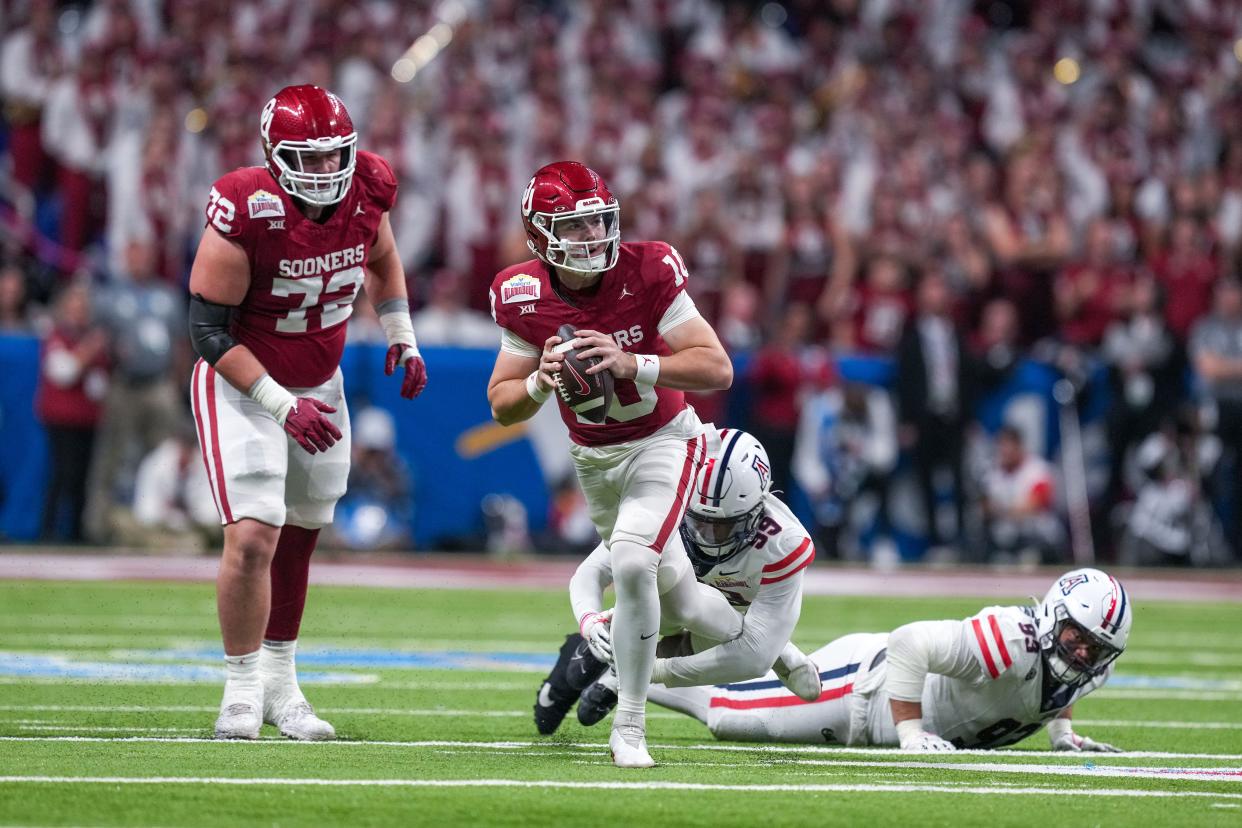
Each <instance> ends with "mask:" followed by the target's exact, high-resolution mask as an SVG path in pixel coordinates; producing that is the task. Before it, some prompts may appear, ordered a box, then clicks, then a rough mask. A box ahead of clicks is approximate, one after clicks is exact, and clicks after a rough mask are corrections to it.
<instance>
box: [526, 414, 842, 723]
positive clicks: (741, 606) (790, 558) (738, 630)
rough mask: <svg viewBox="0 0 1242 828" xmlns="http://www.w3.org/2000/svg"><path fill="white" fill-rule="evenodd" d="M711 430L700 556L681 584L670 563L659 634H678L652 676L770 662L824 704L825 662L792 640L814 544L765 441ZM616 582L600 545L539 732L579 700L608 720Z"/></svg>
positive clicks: (693, 508)
mask: <svg viewBox="0 0 1242 828" xmlns="http://www.w3.org/2000/svg"><path fill="white" fill-rule="evenodd" d="M709 436H711V437H713V438H715V439H714V440H713V441H712V442H713V443H714V445H712V447H711V448H710V449H709V452H708V460H707V462H706V463H705V464H704V465H703V469H702V471H701V472H700V473H699V476H698V478H696V480H695V484H694V490H693V492H692V494H691V495H690V504H689V506H688V507H687V509H686V515H685V518H683V520H682V524H681V527H680V529H681V537H682V542H683V543H684V545H685V548H686V552H687V553H688V554H689V556H690V558H689V560H688V561H686V562H685V566H684V568H683V570H682V571H681V573H680V576H679V577H678V578H677V579H676V580H673V578H672V575H673V574H674V573H672V572H671V571H670V572H668V573H667V574H666V573H665V571H664V570H661V572H660V577H659V578H657V586H658V588H659V591H660V610H661V628H662V629H661V632H665V633H668V634H671V637H670V638H666V639H664V640H662V641H661V643H660V646H659V647H658V650H657V653H658V655H661V656H664V657H662V658H657V659H656V662H655V668H654V669H653V670H652V673H651V680H652V682H653V683H657V684H664V685H667V686H669V687H693V686H696V685H705V684H727V683H730V682H739V681H745V680H747V679H753V678H756V677H757V676H761V675H763V674H764V673H766V672H767V671H768V670H769V669H772V670H775V671H776V673H777V676H778V677H779V678H780V681H781V682H782V683H783V684H784V686H786V687H788V688H789V689H790V690H791V691H793V692H794V693H795V694H796V695H797V696H799V697H800V698H802V699H805V700H807V701H814V700H816V699H817V698H819V694H820V679H819V670H818V668H817V667H816V665H815V663H814V662H812V661H811V660H810V659H809V658H807V656H805V655H804V654H803V653H802V652H801V651H800V650H799V649H798V648H797V647H795V646H794V645H793V644H791V643H790V642H789V637H790V635H792V634H793V630H794V627H795V626H797V623H798V618H799V616H800V615H801V613H802V579H803V575H804V573H805V571H806V568H807V567H808V566H809V565H810V563H811V561H813V560H815V547H814V546H813V545H812V544H811V539H810V537H809V536H808V534H807V531H806V529H804V528H803V526H802V524H801V523H800V522H799V521H798V519H797V518H796V517H794V515H793V513H792V512H791V511H789V507H787V506H786V505H785V504H784V503H782V502H781V501H780V500H779V499H778V498H777V497H776V495H774V494H772V492H771V491H770V489H771V485H772V474H771V465H770V463H769V461H768V453H767V451H766V450H765V449H764V447H763V446H762V445H761V444H760V443H759V441H758V440H756V439H755V438H754V437H752V436H751V435H750V434H747V433H746V432H744V431H738V430H737V429H732V428H726V429H722V430H721V431H720V433H719V435H709ZM691 564H693V571H692V570H691ZM696 579H697V580H696ZM610 583H612V564H611V561H610V560H609V554H608V549H607V547H605V546H604V545H603V544H600V545H599V546H598V547H596V549H595V551H593V552H592V553H591V554H590V555H588V556H587V559H586V560H585V561H583V562H582V563H581V564H580V565H579V566H578V570H577V571H576V572H575V573H574V577H573V578H572V579H570V582H569V602H570V604H571V605H572V606H573V609H574V618H575V620H576V621H577V622H578V629H579V632H578V633H576V634H572V635H570V636H568V638H567V644H572V646H566V647H562V648H561V656H560V658H558V659H557V663H556V665H555V666H554V667H553V668H552V672H551V673H550V674H549V675H548V677H547V679H545V681H544V684H546V685H547V686H548V687H547V689H546V690H545V689H544V688H543V687H540V691H539V696H538V698H537V699H536V703H535V725H536V727H538V729H539V732H540V733H545V734H546V733H550V732H552V731H553V730H555V729H556V728H557V727H558V726H559V724H560V721H561V720H562V719H563V718H564V716H565V714H567V713H568V712H569V709H570V707H572V706H573V704H574V703H575V702H577V703H578V721H580V722H581V723H582V724H585V725H591V724H594V723H595V722H597V721H599V720H600V719H602V718H603V717H604V716H605V715H606V714H607V713H608V712H609V711H610V710H611V709H612V706H613V705H614V704H615V703H616V700H617V696H616V690H615V687H616V677H615V675H613V674H612V673H608V674H606V675H604V674H603V671H604V666H605V665H604V662H610V661H612V645H611V641H610V630H609V620H608V619H609V618H610V617H611V615H612V612H611V610H604V589H605V587H607V586H608V584H610ZM743 619H744V620H743ZM683 629H684V630H685V631H686V633H689V635H686V634H685V633H683V632H682V631H683ZM600 676H602V677H601V678H600V680H599V681H597V682H595V684H594V685H591V686H587V684H588V683H589V682H590V681H593V680H594V679H595V678H596V677H600ZM579 694H581V699H582V700H581V701H578V697H579Z"/></svg>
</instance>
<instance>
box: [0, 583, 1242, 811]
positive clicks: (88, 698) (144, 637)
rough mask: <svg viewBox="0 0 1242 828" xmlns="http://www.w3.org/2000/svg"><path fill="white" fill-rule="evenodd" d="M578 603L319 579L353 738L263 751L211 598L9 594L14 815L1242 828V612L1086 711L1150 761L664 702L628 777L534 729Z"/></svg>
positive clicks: (334, 717) (579, 738)
mask: <svg viewBox="0 0 1242 828" xmlns="http://www.w3.org/2000/svg"><path fill="white" fill-rule="evenodd" d="M1019 600H1021V598H1020V596H1014V602H1018V601H1019ZM567 603H568V602H567V600H566V598H565V595H564V591H563V590H547V591H538V592H469V591H431V590H428V591H400V590H370V589H356V588H326V587H315V588H312V591H311V599H310V605H309V607H308V610H307V615H306V620H305V623H304V625H303V638H302V641H301V645H300V646H301V653H300V658H299V661H300V669H301V671H302V672H303V673H305V674H308V676H309V675H310V674H321V675H320V676H319V677H320V678H322V679H326V681H323V682H317V683H310V682H307V683H305V684H304V686H303V689H304V690H305V691H306V694H307V696H308V697H309V698H310V700H311V701H312V702H313V703H314V704H315V705H316V707H317V708H318V710H319V712H320V713H321V714H322V715H323V716H324V717H325V718H327V719H329V720H330V721H332V722H333V723H334V724H335V725H336V727H337V731H338V733H339V734H340V736H341V739H340V740H339V741H338V742H335V743H327V744H297V743H292V742H288V741H286V740H282V739H280V738H279V737H278V736H277V734H276V733H275V732H274V730H272V729H271V728H265V732H264V737H265V738H264V741H261V742H259V743H213V742H211V741H209V737H210V735H211V725H212V723H213V721H214V718H215V711H216V707H217V705H218V703H219V689H220V681H221V680H220V679H219V678H218V677H217V672H218V663H219V662H218V659H217V657H216V655H215V653H216V651H217V649H218V646H219V645H218V637H217V629H216V621H215V602H214V592H213V589H212V587H211V586H210V585H185V584H163V583H142V584H127V583H73V584H69V583H42V582H40V583H33V582H7V583H0V824H3V825H240V824H271V825H282V826H287V825H331V824H351V825H370V824H417V825H442V824H471V825H480V824H487V825H492V824H530V825H546V824H564V825H581V826H591V825H599V824H610V823H616V824H622V825H645V824H654V823H655V822H656V821H657V820H658V821H659V822H660V823H662V824H668V825H712V826H724V825H757V824H762V825H764V826H775V825H808V824H816V825H822V824H830V825H865V824H867V823H868V822H870V821H876V822H881V821H882V822H885V823H889V824H894V825H985V824H986V825H989V826H993V825H1031V824H1033V822H1034V820H1036V819H1043V818H1052V819H1055V820H1057V821H1058V822H1060V823H1061V824H1072V825H1075V826H1080V825H1082V826H1089V825H1134V824H1139V823H1140V822H1141V823H1142V824H1143V825H1145V826H1157V825H1195V826H1203V825H1235V826H1236V825H1239V824H1242V773H1239V769H1242V635H1239V621H1242V612H1240V608H1239V606H1238V605H1226V604H1194V605H1192V604H1174V603H1156V602H1141V601H1140V602H1136V606H1135V622H1134V633H1133V635H1132V637H1131V643H1130V649H1129V651H1128V652H1127V653H1126V655H1125V656H1123V657H1122V659H1121V661H1120V662H1119V670H1118V674H1117V680H1116V682H1115V683H1114V685H1113V686H1110V687H1108V688H1105V689H1104V690H1103V691H1101V692H1099V693H1097V694H1095V695H1093V696H1091V697H1090V698H1088V699H1087V700H1086V701H1085V702H1082V703H1081V704H1080V705H1078V707H1077V708H1076V710H1075V718H1076V721H1077V722H1078V724H1077V728H1076V729H1077V730H1079V731H1080V732H1083V733H1086V734H1088V735H1091V736H1093V737H1095V738H1097V739H1101V740H1105V741H1109V742H1112V743H1114V744H1117V745H1119V746H1122V747H1125V748H1127V749H1129V750H1132V751H1135V752H1137V754H1135V753H1131V754H1121V755H1100V754H1097V755H1065V754H1057V755H1053V754H1050V753H1047V749H1048V742H1047V737H1046V736H1045V735H1044V734H1043V733H1039V734H1036V735H1035V736H1033V737H1031V738H1030V739H1028V740H1027V741H1026V742H1023V743H1022V744H1021V745H1019V746H1018V750H1013V751H1005V752H1003V753H993V754H983V753H980V752H965V753H962V754H959V755H943V756H937V757H935V758H924V757H920V756H915V755H909V754H907V755H902V754H900V753H898V752H896V751H885V750H871V751H861V750H845V749H837V748H830V747H823V746H813V747H812V746H784V747H781V748H775V747H770V746H754V745H749V746H748V745H730V744H725V743H718V742H714V741H713V740H712V738H711V736H710V734H709V733H708V732H707V730H706V728H705V727H703V726H702V725H700V724H699V723H697V722H695V721H693V720H691V719H688V718H685V717H681V716H678V715H676V714H673V713H669V712H666V711H663V710H661V709H659V708H655V707H652V708H651V710H650V713H649V715H650V717H651V718H650V719H649V725H648V733H649V741H650V743H651V748H652V754H653V755H654V756H655V757H656V759H657V761H658V762H659V763H660V765H659V766H658V767H657V768H655V769H654V770H651V771H621V770H617V769H615V768H613V767H612V766H611V764H610V762H609V760H608V754H607V748H606V740H607V735H608V734H607V731H606V730H605V729H604V728H605V727H606V725H600V726H598V727H596V728H593V729H586V728H582V727H580V726H578V724H577V721H576V719H574V717H573V715H572V714H571V715H570V718H569V719H568V720H567V721H566V724H565V725H564V726H563V727H562V730H561V732H560V733H558V734H557V736H556V737H554V738H547V739H545V738H540V737H538V736H536V735H535V731H534V727H533V724H532V722H531V717H530V709H531V703H532V702H533V699H534V695H535V691H536V689H537V687H538V684H539V681H540V679H541V677H542V675H543V674H544V673H545V672H546V669H547V668H546V665H547V664H550V660H551V656H552V654H553V653H554V652H555V649H556V647H557V646H558V645H559V643H560V641H561V638H562V637H563V635H564V633H565V632H566V631H567V627H568V626H569V625H570V624H571V623H572V621H571V619H570V615H569V611H568V609H567ZM988 603H994V602H991V601H984V600H981V599H969V598H963V599H920V600H897V599H876V598H849V599H839V598H808V599H807V601H806V606H805V609H804V612H803V616H802V622H801V624H800V626H799V628H798V632H797V635H796V639H795V640H796V641H797V643H798V644H799V645H801V646H802V647H803V648H804V649H807V650H808V651H809V650H811V649H814V648H816V647H818V646H820V645H822V644H823V643H825V642H827V641H828V640H830V639H831V638H834V637H836V636H838V635H842V634H844V633H847V632H856V631H882V630H887V629H891V628H893V627H895V626H897V625H899V624H902V623H904V622H907V621H912V620H916V619H927V618H951V617H965V616H967V615H969V614H971V613H973V612H975V611H977V610H978V609H979V608H980V607H981V606H983V605H985V604H988ZM1143 769H1147V772H1146V773H1144V772H1143ZM1195 769H1199V771H1200V774H1203V773H1205V772H1206V773H1207V774H1208V775H1207V776H1206V777H1205V776H1189V777H1188V776H1187V774H1189V773H1192V772H1193V771H1194V770H1195ZM1153 770H1155V771H1157V772H1156V773H1152V771H1153Z"/></svg>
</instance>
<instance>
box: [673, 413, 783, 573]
mask: <svg viewBox="0 0 1242 828" xmlns="http://www.w3.org/2000/svg"><path fill="white" fill-rule="evenodd" d="M771 486H772V464H771V463H770V462H768V453H767V451H765V450H764V448H763V445H762V444H761V443H760V442H759V441H758V440H756V439H755V438H754V437H752V436H751V435H749V434H747V433H746V432H745V431H738V430H737V429H733V428H726V429H722V430H721V432H720V451H719V452H717V454H716V455H715V456H713V457H709V458H708V459H707V462H706V463H704V464H703V467H702V468H701V469H699V473H698V476H697V477H696V478H695V481H694V490H693V491H692V492H691V493H690V503H689V505H688V506H687V507H686V516H685V518H683V519H682V522H681V537H682V540H683V541H685V545H686V552H687V553H688V554H689V555H690V558H691V559H692V560H693V561H694V562H695V563H696V564H699V565H700V566H709V567H711V566H716V565H717V564H720V563H721V562H723V561H727V560H729V559H730V558H732V557H733V556H734V555H737V554H738V553H739V552H741V551H742V550H743V549H745V548H746V547H747V546H748V545H749V544H750V543H751V541H753V540H754V538H755V533H756V532H758V530H759V521H760V520H761V519H762V518H763V504H764V499H765V498H766V497H767V494H768V489H769V488H771Z"/></svg>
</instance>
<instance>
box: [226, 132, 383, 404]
mask: <svg viewBox="0 0 1242 828" xmlns="http://www.w3.org/2000/svg"><path fill="white" fill-rule="evenodd" d="M396 200H397V179H396V177H395V176H393V173H392V168H390V167H389V166H388V162H387V161H385V160H384V159H383V158H380V157H379V156H378V155H374V154H372V153H369V152H359V153H358V163H357V167H356V169H355V171H354V178H353V182H352V183H351V184H350V187H349V192H348V193H346V195H345V198H344V199H343V200H342V201H341V202H340V203H339V204H337V205H336V209H335V211H334V212H333V213H332V216H331V217H330V218H329V219H328V220H327V221H325V222H324V223H322V224H320V223H318V222H314V221H311V220H310V219H308V218H306V216H304V215H303V214H302V211H301V210H299V209H298V207H297V205H296V203H295V202H294V200H293V198H292V197H291V196H290V195H289V194H288V193H286V192H285V191H284V190H282V189H281V188H280V185H278V184H277V183H276V181H275V179H273V178H272V174H271V173H270V172H268V170H267V168H266V167H244V168H242V169H239V170H234V171H233V172H231V173H229V174H227V175H225V176H224V177H222V178H221V179H220V180H218V181H217V182H216V183H215V186H213V187H212V188H211V195H210V197H209V198H208V201H207V223H208V224H209V225H211V226H212V227H214V228H215V229H216V230H218V231H220V233H221V234H222V235H223V236H225V237H226V238H228V239H232V240H233V241H235V242H237V243H238V244H240V245H241V246H242V247H243V248H244V249H245V251H246V256H247V258H248V259H249V260H250V290H249V291H247V293H246V298H245V299H243V300H242V303H241V306H240V308H239V310H238V312H237V313H236V314H234V317H233V325H232V329H231V331H230V332H231V333H232V334H233V336H234V337H235V338H236V339H237V341H238V342H239V343H241V344H242V345H245V346H246V347H248V348H249V349H250V350H251V351H253V352H254V355H255V356H256V357H258V359H259V362H261V363H263V367H264V368H266V369H267V370H268V373H270V374H271V375H272V379H274V380H276V382H278V383H280V384H281V385H284V386H286V387H290V388H310V387H312V386H315V385H319V384H321V383H323V382H326V381H327V380H328V378H329V377H331V376H332V374H333V373H335V371H336V368H337V366H338V365H339V364H340V362H341V352H342V351H343V350H344V349H345V328H346V325H345V321H346V320H347V319H349V316H350V314H352V313H353V303H354V297H355V296H357V295H358V288H359V287H361V285H362V277H363V272H364V270H363V268H364V267H365V266H366V263H367V256H368V254H369V253H370V249H371V245H372V243H373V242H374V241H375V238H376V235H377V234H378V232H379V225H380V220H381V219H382V218H383V215H384V213H386V212H388V211H389V210H391V209H392V206H393V204H394V203H395V202H396Z"/></svg>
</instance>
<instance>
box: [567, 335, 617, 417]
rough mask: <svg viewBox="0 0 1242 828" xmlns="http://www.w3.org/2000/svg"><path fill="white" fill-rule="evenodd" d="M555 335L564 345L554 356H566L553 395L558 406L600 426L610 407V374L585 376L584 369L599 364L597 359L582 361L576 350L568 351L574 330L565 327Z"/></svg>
mask: <svg viewBox="0 0 1242 828" xmlns="http://www.w3.org/2000/svg"><path fill="white" fill-rule="evenodd" d="M556 335H557V336H559V337H560V338H561V339H562V340H563V341H562V342H561V344H560V345H557V346H556V352H557V353H562V354H564V355H565V362H564V364H563V367H562V368H561V370H560V373H558V374H556V375H555V376H556V395H557V396H558V397H560V399H561V404H562V405H565V406H567V407H568V408H569V410H570V411H572V412H574V413H575V414H577V415H578V416H579V417H581V418H583V419H584V420H589V421H590V422H593V423H602V422H603V421H604V417H605V416H607V413H608V408H609V407H610V406H611V405H612V379H613V378H612V372H611V371H600V372H599V373H598V374H588V373H587V372H586V369H587V368H590V367H591V366H592V365H596V364H598V363H599V358H598V357H592V358H590V359H581V358H579V356H578V352H579V350H585V349H579V348H571V347H570V344H569V343H570V342H572V341H573V338H574V326H573V325H569V324H565V325H561V327H560V328H559V329H558V330H557V332H556Z"/></svg>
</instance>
